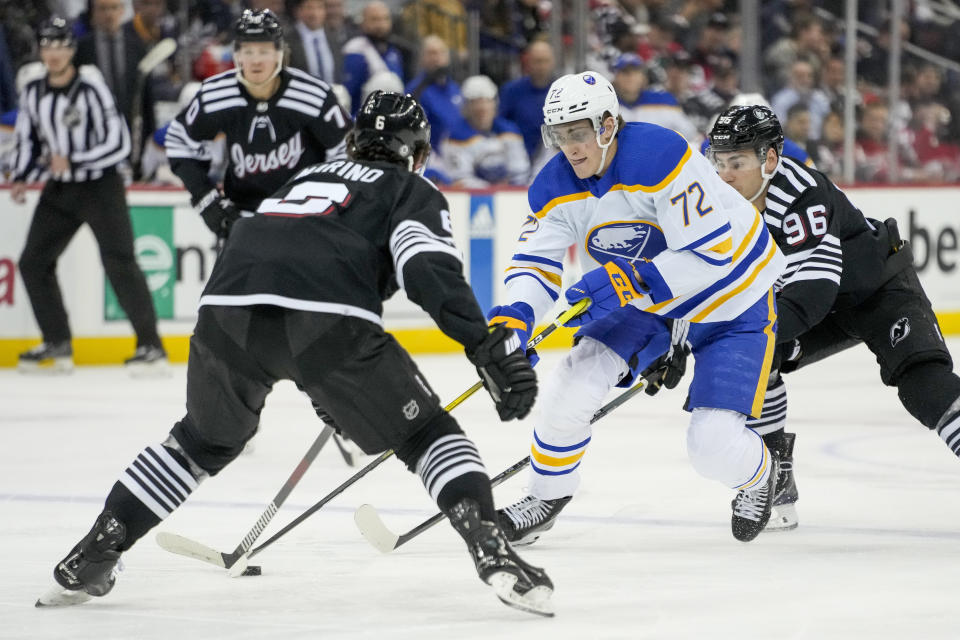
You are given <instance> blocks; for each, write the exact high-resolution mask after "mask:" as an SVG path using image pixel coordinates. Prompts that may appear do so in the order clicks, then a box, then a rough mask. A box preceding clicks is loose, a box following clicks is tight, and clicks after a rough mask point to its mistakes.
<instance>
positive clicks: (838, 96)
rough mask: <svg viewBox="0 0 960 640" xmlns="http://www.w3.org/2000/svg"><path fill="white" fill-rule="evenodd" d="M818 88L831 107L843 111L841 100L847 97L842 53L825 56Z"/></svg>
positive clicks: (845, 65)
mask: <svg viewBox="0 0 960 640" xmlns="http://www.w3.org/2000/svg"><path fill="white" fill-rule="evenodd" d="M820 90H821V91H823V95H825V96H826V97H827V102H829V103H830V108H831V109H833V110H834V111H840V112H842V111H843V102H844V100H845V99H846V97H847V63H846V62H845V61H844V59H843V56H842V55H840V54H838V55H833V56H830V57H829V58H827V61H826V62H825V63H824V65H823V71H822V73H821V74H820Z"/></svg>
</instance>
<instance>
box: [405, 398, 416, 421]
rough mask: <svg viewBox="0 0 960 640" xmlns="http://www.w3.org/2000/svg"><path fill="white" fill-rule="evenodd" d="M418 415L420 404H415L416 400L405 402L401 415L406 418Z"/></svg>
mask: <svg viewBox="0 0 960 640" xmlns="http://www.w3.org/2000/svg"><path fill="white" fill-rule="evenodd" d="M418 415H420V405H418V404H417V401H416V400H411V401H410V402H408V403H407V404H405V405H403V417H404V418H406V419H407V420H413V419H414V418H416V417H417V416H418Z"/></svg>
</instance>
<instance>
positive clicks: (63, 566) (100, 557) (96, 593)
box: [36, 511, 126, 607]
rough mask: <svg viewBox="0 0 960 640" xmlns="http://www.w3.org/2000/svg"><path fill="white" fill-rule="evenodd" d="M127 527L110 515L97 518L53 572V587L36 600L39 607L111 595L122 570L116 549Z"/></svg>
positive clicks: (68, 603) (58, 605)
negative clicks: (54, 582)
mask: <svg viewBox="0 0 960 640" xmlns="http://www.w3.org/2000/svg"><path fill="white" fill-rule="evenodd" d="M125 537H126V527H125V526H124V525H123V524H122V523H121V522H120V521H118V520H117V519H116V518H114V517H113V514H111V513H109V512H106V511H105V512H103V513H101V514H100V515H99V516H98V517H97V522H96V523H95V524H94V525H93V528H92V529H91V530H90V533H88V534H87V535H86V536H84V538H83V540H81V541H80V542H79V543H78V544H77V545H76V546H75V547H74V548H73V549H71V550H70V553H68V554H67V557H66V558H64V559H63V560H61V561H60V563H59V564H57V566H56V567H55V568H54V570H53V579H54V580H55V581H56V583H57V584H56V586H55V587H53V588H52V589H50V590H49V591H48V592H47V593H45V594H43V595H42V596H40V598H39V599H38V600H37V604H36V606H38V607H63V606H69V605H74V604H80V603H83V602H86V601H87V600H89V599H90V598H91V597H101V596H105V595H107V594H108V593H110V590H111V589H113V585H114V584H116V581H117V573H118V572H119V571H120V569H121V568H122V567H121V565H120V564H119V563H120V551H117V547H118V546H120V544H121V543H122V542H123V540H124V538H125Z"/></svg>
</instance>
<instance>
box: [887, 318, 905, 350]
mask: <svg viewBox="0 0 960 640" xmlns="http://www.w3.org/2000/svg"><path fill="white" fill-rule="evenodd" d="M908 335H910V320H908V319H907V318H900V319H899V320H897V321H896V322H894V323H893V325H891V327H890V346H891V347H895V346H897V345H898V344H899V343H901V342H903V340H904V338H906V337H907V336H908Z"/></svg>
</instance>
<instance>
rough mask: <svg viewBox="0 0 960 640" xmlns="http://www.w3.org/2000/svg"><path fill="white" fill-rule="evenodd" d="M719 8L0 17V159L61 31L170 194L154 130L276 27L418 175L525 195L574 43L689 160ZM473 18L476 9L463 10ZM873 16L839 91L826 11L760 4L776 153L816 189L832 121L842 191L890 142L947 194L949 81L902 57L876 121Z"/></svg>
mask: <svg viewBox="0 0 960 640" xmlns="http://www.w3.org/2000/svg"><path fill="white" fill-rule="evenodd" d="M467 2H469V3H470V5H469V6H470V8H477V9H478V10H479V16H480V24H481V28H480V48H481V55H480V59H479V67H480V74H479V75H473V76H470V77H466V76H467V73H466V71H465V70H466V68H467V67H468V66H469V65H468V64H467V62H468V61H467V60H466V56H467V48H466V42H467V33H466V24H467V22H466V20H465V15H466V11H467V8H468V7H467V6H466V3H467ZM738 4H739V3H738V2H737V1H736V0H727V1H724V0H590V2H589V11H588V17H589V24H587V25H585V26H580V25H574V24H572V22H571V16H573V15H574V12H573V11H572V9H571V7H570V6H569V0H406V1H404V0H387V1H386V2H384V1H381V0H371V1H366V0H362V1H361V0H353V2H351V0H244V1H240V0H232V1H231V0H189V1H188V0H48V1H46V2H34V3H24V2H19V3H15V2H12V1H10V0H0V22H2V27H0V114H2V116H0V145H3V147H5V149H4V150H5V151H7V152H8V151H9V148H10V145H12V144H14V142H13V136H12V132H11V129H12V127H13V123H14V121H15V118H16V110H17V79H18V72H19V76H21V77H23V76H24V72H23V70H24V69H27V68H30V65H31V63H33V64H34V65H35V64H36V63H35V61H36V60H37V51H36V40H35V37H34V35H33V29H34V28H35V27H36V25H38V24H40V22H41V21H42V20H43V19H45V18H47V17H49V16H50V15H51V14H57V15H61V16H64V17H66V18H68V19H70V20H73V25H74V27H73V28H74V31H75V33H76V35H77V38H78V45H77V52H76V58H75V59H76V62H77V63H78V64H94V65H96V66H97V67H99V68H100V70H101V72H102V73H103V75H104V78H105V79H106V81H107V83H108V85H109V86H110V88H111V90H112V91H113V92H114V94H115V95H116V98H117V102H118V104H119V105H120V107H121V109H122V110H123V111H124V114H125V116H126V117H127V121H128V122H131V121H132V120H131V114H132V112H133V111H134V102H135V101H138V100H141V101H142V103H143V104H142V107H143V114H144V117H143V118H142V120H143V125H142V126H143V131H142V135H143V136H144V139H145V140H149V141H150V144H147V145H145V146H144V156H143V162H142V166H143V173H142V176H137V177H138V178H140V179H142V180H143V181H146V182H153V183H171V184H176V180H177V179H176V178H175V177H174V176H173V175H172V174H171V173H170V172H169V170H167V169H166V167H165V163H164V154H163V150H162V147H163V131H164V125H165V123H167V122H169V121H170V119H172V117H173V116H174V115H175V114H176V113H177V112H178V111H179V110H180V109H181V108H182V107H183V106H184V105H185V104H186V103H187V102H189V100H190V98H191V97H192V95H193V94H194V93H195V92H196V90H197V86H198V84H197V83H198V82H199V81H202V80H203V79H204V78H207V77H210V76H212V75H214V74H217V73H219V72H222V71H224V70H227V69H229V68H231V67H232V65H233V60H232V47H231V45H230V41H231V28H232V25H233V23H234V21H235V19H236V17H237V16H238V15H239V12H240V11H242V10H243V9H244V8H254V9H260V8H268V9H271V10H272V11H273V12H274V13H276V14H277V16H279V17H280V19H281V21H282V22H283V24H284V32H285V34H286V43H287V47H288V55H287V62H288V64H290V65H292V66H296V67H299V68H301V69H303V70H305V71H307V72H309V73H311V74H312V75H315V76H317V77H320V78H321V79H323V80H325V81H327V82H329V83H330V84H334V85H339V89H340V90H339V91H338V95H339V96H340V99H341V102H343V103H344V106H345V107H346V108H347V109H348V110H350V111H351V112H352V113H355V111H356V109H357V108H358V107H359V105H360V103H361V101H362V99H363V98H364V96H365V95H366V94H368V93H369V92H371V91H372V90H374V89H377V88H381V89H389V90H405V91H406V92H408V93H411V94H412V95H414V96H415V97H416V98H417V99H418V100H420V101H421V103H422V104H423V106H424V109H425V110H426V112H427V114H428V117H429V119H430V122H431V126H432V136H431V142H432V145H433V155H432V158H431V164H430V168H429V171H428V175H429V177H430V178H431V179H433V180H434V181H436V182H438V183H440V184H446V185H454V186H463V187H487V186H497V185H526V184H528V183H529V181H530V180H531V178H532V176H533V175H535V174H536V172H537V171H538V170H539V168H540V167H542V165H543V164H544V163H545V162H546V161H547V160H549V157H550V154H551V153H552V152H548V151H547V150H546V149H545V148H544V146H543V144H542V142H541V136H540V124H541V122H542V114H541V110H540V109H541V106H542V104H543V100H544V97H545V96H546V92H547V88H548V87H549V85H550V83H551V82H552V80H553V79H555V78H556V77H557V76H559V75H561V74H562V73H566V72H571V71H579V69H573V68H572V59H571V57H572V54H571V46H570V45H571V43H572V35H571V34H572V33H573V30H574V29H586V30H587V34H588V40H587V41H588V45H589V47H588V51H587V67H588V68H589V69H592V70H595V71H599V72H602V73H605V74H607V75H608V77H609V78H610V79H611V80H612V82H613V84H614V86H615V88H616V89H617V91H618V93H619V95H620V101H621V107H622V109H623V115H624V118H625V119H626V120H628V121H629V120H643V121H650V122H655V123H657V124H661V125H663V126H667V127H670V128H672V129H674V130H676V131H678V132H679V133H681V134H682V135H683V136H684V137H686V138H687V139H688V141H690V142H691V143H692V144H694V145H695V146H696V147H697V148H699V145H700V143H701V141H702V140H703V138H704V135H705V134H706V132H707V131H708V130H709V128H710V126H711V125H712V122H713V119H714V118H715V117H716V115H717V114H718V113H720V112H721V111H722V110H723V109H724V108H725V107H726V106H727V105H728V104H729V103H730V102H731V100H733V99H735V97H736V96H737V95H738V94H740V93H741V91H740V87H741V83H740V77H739V68H740V65H739V59H738V56H739V55H740V48H741V47H740V35H741V26H740V24H739V16H738V13H737V6H738ZM478 5H479V6H478ZM888 5H889V3H887V2H861V3H859V6H860V15H859V16H858V19H859V20H860V22H862V23H864V24H865V25H866V27H867V31H869V32H871V33H864V34H863V35H861V36H860V37H859V38H858V41H857V52H858V62H857V86H856V88H855V89H853V90H851V89H850V88H848V87H847V86H846V84H845V82H844V80H845V66H844V58H843V47H844V36H845V34H844V30H843V24H842V21H841V19H840V18H839V17H838V16H842V14H843V9H844V2H843V1H842V0H818V1H815V0H769V1H765V2H762V3H760V7H761V8H760V10H761V16H760V18H761V25H762V27H761V43H760V44H761V51H762V60H761V69H762V96H757V99H761V100H765V101H767V102H768V103H769V104H770V105H771V107H772V108H773V109H774V111H775V112H776V113H777V115H778V116H779V118H780V119H781V122H782V123H783V125H784V129H785V132H786V135H787V137H788V138H790V139H792V140H793V141H794V142H796V143H797V144H798V145H799V147H800V148H802V149H803V150H804V151H805V152H806V153H807V154H808V155H809V162H812V163H814V164H815V165H816V166H817V168H819V169H820V170H822V171H824V172H826V173H827V174H828V175H830V176H831V177H832V178H835V179H842V175H843V171H842V169H843V167H842V160H843V153H842V149H843V140H844V119H843V108H844V103H845V101H846V100H853V101H854V102H855V107H856V120H857V131H856V132H855V140H856V146H855V177H856V180H858V181H861V182H886V181H888V180H889V179H890V175H889V174H890V167H889V162H890V158H891V155H892V154H891V152H890V150H889V148H888V144H889V140H890V139H891V138H890V136H889V135H888V132H889V131H890V130H891V128H892V131H893V132H894V134H895V135H894V136H893V140H894V141H895V144H896V146H897V153H896V157H897V162H898V164H899V178H900V181H901V182H914V183H956V182H957V181H958V180H960V117H958V116H960V73H958V72H957V71H955V70H953V69H951V68H950V65H945V66H942V65H939V64H937V63H935V62H931V61H929V60H928V59H926V58H925V57H920V56H918V55H916V54H915V53H911V52H910V51H906V52H904V53H903V56H902V60H901V63H902V64H901V69H902V73H901V93H900V96H899V100H897V101H896V103H895V104H896V108H895V109H894V110H893V112H892V113H891V110H890V108H889V105H890V104H891V102H890V100H889V97H888V96H887V95H886V90H887V86H888V82H887V70H888V55H889V50H890V37H889V34H890V30H891V17H890V15H889V13H888V12H887V7H888ZM905 5H906V6H907V8H908V10H907V15H905V16H903V17H902V18H901V19H900V24H901V29H902V33H903V36H904V41H905V42H909V43H912V44H914V45H917V46H918V47H920V48H922V49H924V50H926V51H929V52H930V53H933V54H936V55H938V56H942V57H943V58H945V59H947V60H954V61H956V60H960V5H958V4H956V3H955V2H953V1H952V0H938V1H933V0H930V1H927V2H925V1H923V0H913V1H908V2H905ZM558 10H559V11H560V15H561V16H563V22H562V24H561V33H562V40H561V42H562V43H563V51H560V52H558V51H555V50H554V47H553V46H552V45H551V39H550V37H549V33H548V28H549V22H550V17H551V12H554V11H558ZM167 37H172V38H174V39H176V41H177V42H178V44H179V49H178V51H177V53H176V54H175V55H174V56H173V57H171V58H170V59H169V60H168V61H166V62H165V63H164V64H161V65H160V66H159V67H157V68H156V69H155V70H154V71H153V72H152V73H151V74H150V76H149V78H148V81H147V82H146V85H145V86H144V89H143V90H142V91H140V90H139V89H138V85H137V63H138V62H139V61H140V60H141V59H142V58H143V56H144V55H145V54H146V52H147V51H149V50H150V49H151V48H152V47H153V46H154V45H156V44H157V43H158V42H159V41H160V40H161V39H163V38H167Z"/></svg>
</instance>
